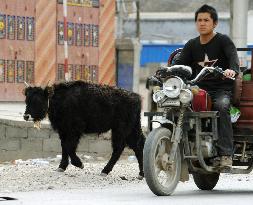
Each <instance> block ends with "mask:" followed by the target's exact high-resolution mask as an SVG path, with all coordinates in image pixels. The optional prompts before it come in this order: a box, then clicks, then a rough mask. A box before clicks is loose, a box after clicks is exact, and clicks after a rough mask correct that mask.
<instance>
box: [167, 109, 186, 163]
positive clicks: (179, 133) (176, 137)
mask: <svg viewBox="0 0 253 205" xmlns="http://www.w3.org/2000/svg"><path fill="white" fill-rule="evenodd" d="M185 110H186V108H185V107H182V108H181V109H180V113H179V116H178V121H177V126H176V128H175V131H174V132H173V135H172V138H171V142H172V143H173V144H172V148H171V151H170V157H169V164H172V163H173V162H174V159H175V155H176V151H177V148H178V144H179V143H180V140H181V139H182V125H183V120H184V114H185Z"/></svg>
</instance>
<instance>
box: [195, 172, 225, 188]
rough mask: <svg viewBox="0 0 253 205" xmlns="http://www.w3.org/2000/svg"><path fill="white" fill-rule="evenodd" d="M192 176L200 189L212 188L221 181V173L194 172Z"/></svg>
mask: <svg viewBox="0 0 253 205" xmlns="http://www.w3.org/2000/svg"><path fill="white" fill-rule="evenodd" d="M192 176H193V179H194V182H195V184H196V185H197V187H198V188H199V189H201V190H212V189H213V188H214V187H215V186H216V184H217V182H218V181H219V177H220V173H211V174H201V173H197V172H194V173H192Z"/></svg>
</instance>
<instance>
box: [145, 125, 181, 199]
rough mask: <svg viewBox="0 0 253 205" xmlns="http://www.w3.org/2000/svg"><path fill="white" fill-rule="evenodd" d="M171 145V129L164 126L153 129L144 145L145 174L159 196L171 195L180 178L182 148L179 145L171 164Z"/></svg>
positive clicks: (149, 184)
mask: <svg viewBox="0 0 253 205" xmlns="http://www.w3.org/2000/svg"><path fill="white" fill-rule="evenodd" d="M171 147H172V142H171V131H170V130H169V129H166V128H163V127H159V128H157V129H154V130H152V132H150V133H149V135H148V137H147V139H146V142H145V145H144V155H143V159H144V162H143V167H144V176H145V178H146V182H147V184H148V186H149V188H150V189H151V191H152V192H153V193H154V194H156V195H157V196H168V195H171V194H172V193H173V191H174V190H175V188H176V186H177V184H178V182H179V180H180V174H181V155H180V150H179V147H178V148H177V150H176V154H175V158H174V162H173V163H172V164H169V163H168V160H169V154H170V151H171Z"/></svg>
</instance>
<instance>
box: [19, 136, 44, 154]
mask: <svg viewBox="0 0 253 205" xmlns="http://www.w3.org/2000/svg"><path fill="white" fill-rule="evenodd" d="M42 141H43V140H42V139H30V138H28V139H21V150H22V152H23V154H24V155H25V156H30V155H31V157H32V154H33V156H34V154H36V153H38V152H40V153H41V152H42V151H43V149H42Z"/></svg>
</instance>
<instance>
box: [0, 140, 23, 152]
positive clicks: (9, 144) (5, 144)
mask: <svg viewBox="0 0 253 205" xmlns="http://www.w3.org/2000/svg"><path fill="white" fill-rule="evenodd" d="M0 150H7V151H17V150H20V140H19V139H13V138H12V139H8V138H5V139H1V140H0Z"/></svg>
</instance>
